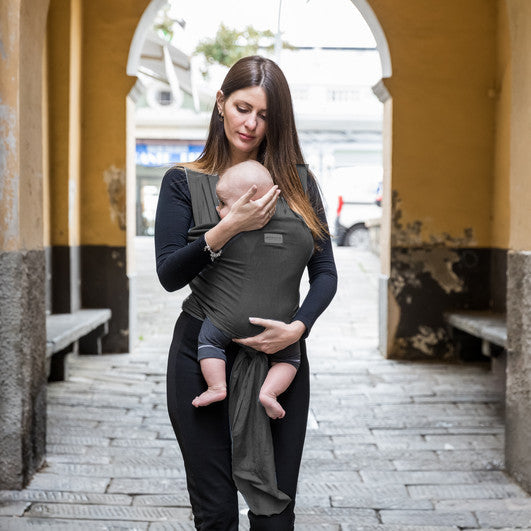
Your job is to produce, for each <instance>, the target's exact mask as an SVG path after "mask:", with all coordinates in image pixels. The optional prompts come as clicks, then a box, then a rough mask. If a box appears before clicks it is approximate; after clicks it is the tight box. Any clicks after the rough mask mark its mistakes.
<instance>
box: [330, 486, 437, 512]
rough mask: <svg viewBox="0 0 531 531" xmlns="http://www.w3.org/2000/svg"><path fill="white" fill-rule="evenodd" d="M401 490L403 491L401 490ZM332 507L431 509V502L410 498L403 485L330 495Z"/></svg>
mask: <svg viewBox="0 0 531 531" xmlns="http://www.w3.org/2000/svg"><path fill="white" fill-rule="evenodd" d="M402 490H403V492H402ZM331 504H332V507H355V508H370V509H419V510H430V509H433V504H432V503H431V502H430V501H428V500H426V499H412V498H410V497H409V496H408V494H407V491H406V489H405V487H402V489H399V488H396V489H395V490H394V492H393V489H385V487H382V488H380V489H370V488H368V489H366V491H365V492H362V493H353V494H350V495H349V496H331Z"/></svg>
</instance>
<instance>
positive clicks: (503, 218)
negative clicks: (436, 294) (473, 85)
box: [492, 0, 512, 249]
mask: <svg viewBox="0 0 531 531" xmlns="http://www.w3.org/2000/svg"><path fill="white" fill-rule="evenodd" d="M497 7H498V27H497V64H496V107H495V112H496V115H495V151H494V183H493V189H492V246H493V247H498V248H501V249H507V248H508V247H509V230H510V203H509V189H510V168H511V160H510V157H511V149H510V147H511V90H512V86H511V42H510V35H509V20H508V17H507V6H506V4H505V0H501V1H500V2H498V6H497Z"/></svg>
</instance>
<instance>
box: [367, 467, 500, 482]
mask: <svg viewBox="0 0 531 531" xmlns="http://www.w3.org/2000/svg"><path fill="white" fill-rule="evenodd" d="M360 474H361V477H362V478H363V481H366V482H368V483H379V484H382V483H401V484H403V485H441V484H442V485H444V484H466V483H470V484H475V483H481V482H492V483H494V482H498V483H509V481H508V479H507V477H506V476H505V475H504V474H503V473H502V472H499V471H497V470H495V471H492V472H491V471H470V472H461V471H457V470H446V471H440V472H439V471H431V470H428V471H424V470H415V471H413V470H411V471H410V470H397V471H396V472H387V471H380V470H368V471H364V470H362V471H361V472H360Z"/></svg>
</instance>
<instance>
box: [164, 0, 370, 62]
mask: <svg viewBox="0 0 531 531" xmlns="http://www.w3.org/2000/svg"><path fill="white" fill-rule="evenodd" d="M170 3H171V5H172V9H171V11H170V14H171V16H172V17H173V18H177V19H181V18H182V19H184V20H185V21H186V29H185V31H184V32H183V33H182V35H179V36H176V37H177V39H176V40H177V41H178V46H179V47H180V48H181V49H183V51H185V52H186V53H190V52H191V51H192V50H193V48H194V47H195V45H196V44H197V42H198V41H199V40H201V39H203V38H205V37H213V36H214V35H215V33H216V30H217V28H218V27H219V25H220V23H221V22H223V23H224V24H225V25H226V26H228V27H230V28H236V29H243V28H244V27H245V26H247V25H252V26H254V27H255V28H256V29H261V30H265V29H269V30H271V31H273V33H275V32H276V30H277V23H278V10H279V0H193V1H190V0H171V1H170ZM280 27H281V31H282V32H283V38H284V39H285V40H287V41H288V42H289V43H290V44H293V45H295V46H317V47H320V46H341V47H344V46H347V47H352V46H355V47H359V46H361V47H373V46H375V41H374V38H373V36H372V34H371V32H370V30H369V28H368V26H367V24H366V23H365V21H364V20H363V18H362V16H361V15H360V14H359V12H358V10H357V9H356V7H355V6H354V4H353V3H352V2H351V0H282V11H281V24H280ZM176 44H177V43H176Z"/></svg>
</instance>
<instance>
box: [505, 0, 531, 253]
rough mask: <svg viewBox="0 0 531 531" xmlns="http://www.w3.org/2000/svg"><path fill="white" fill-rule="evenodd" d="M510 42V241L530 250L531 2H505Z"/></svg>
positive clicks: (513, 246)
mask: <svg viewBox="0 0 531 531" xmlns="http://www.w3.org/2000/svg"><path fill="white" fill-rule="evenodd" d="M505 2H506V6H507V15H508V21H509V32H510V39H511V54H512V58H511V78H512V81H511V139H510V154H511V155H510V156H511V164H510V181H511V182H510V205H511V206H510V213H511V216H510V217H511V220H510V239H509V247H510V248H511V249H513V250H517V251H523V250H531V207H530V205H531V149H530V143H531V59H530V51H531V2H529V0H505Z"/></svg>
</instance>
